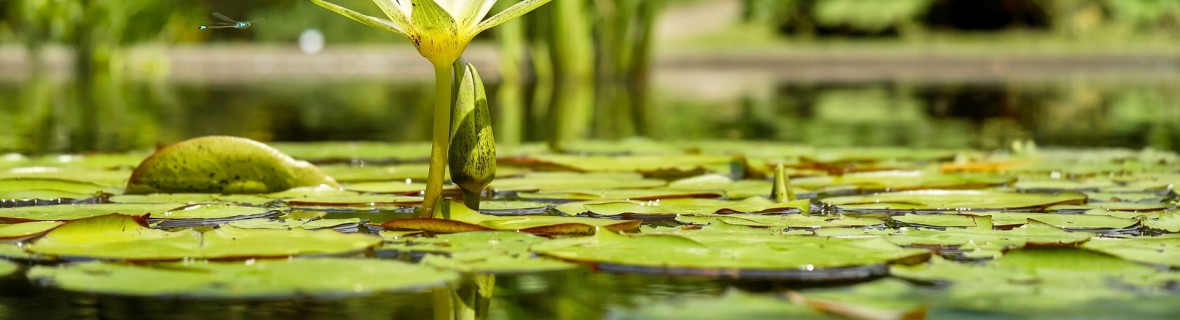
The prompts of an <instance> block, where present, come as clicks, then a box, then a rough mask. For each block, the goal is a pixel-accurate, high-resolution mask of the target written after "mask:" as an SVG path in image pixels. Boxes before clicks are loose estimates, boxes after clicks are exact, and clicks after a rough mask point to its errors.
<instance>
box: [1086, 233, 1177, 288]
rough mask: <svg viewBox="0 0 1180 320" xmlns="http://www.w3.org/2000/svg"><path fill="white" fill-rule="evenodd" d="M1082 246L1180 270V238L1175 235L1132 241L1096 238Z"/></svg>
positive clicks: (1132, 239)
mask: <svg viewBox="0 0 1180 320" xmlns="http://www.w3.org/2000/svg"><path fill="white" fill-rule="evenodd" d="M1082 246H1083V247H1085V248H1086V249H1090V250H1094V251H1098V252H1103V253H1106V254H1110V255H1114V256H1117V257H1121V258H1123V259H1127V260H1130V261H1135V262H1139V263H1145V264H1149V265H1157V266H1165V267H1169V268H1172V269H1177V268H1180V236H1176V235H1175V234H1169V235H1164V236H1156V237H1145V236H1141V237H1134V238H1130V239H1117V238H1094V239H1093V240H1090V241H1089V242H1086V243H1085V244H1084V245H1082ZM1178 281H1180V280H1178Z"/></svg>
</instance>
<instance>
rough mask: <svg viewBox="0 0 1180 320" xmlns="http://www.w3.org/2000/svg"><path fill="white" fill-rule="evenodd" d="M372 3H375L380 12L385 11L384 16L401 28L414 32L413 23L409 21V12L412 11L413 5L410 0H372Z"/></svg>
mask: <svg viewBox="0 0 1180 320" xmlns="http://www.w3.org/2000/svg"><path fill="white" fill-rule="evenodd" d="M373 3H376V4H377V7H379V8H381V12H385V16H387V17H389V20H390V21H393V23H395V24H397V25H398V26H399V27H401V28H402V30H409V31H408V33H413V32H414V25H413V24H411V23H410V13H411V12H413V8H414V6H413V5H411V4H410V0H373Z"/></svg>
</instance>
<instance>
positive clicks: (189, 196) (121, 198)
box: [108, 193, 275, 205]
mask: <svg viewBox="0 0 1180 320" xmlns="http://www.w3.org/2000/svg"><path fill="white" fill-rule="evenodd" d="M108 200H109V201H110V202H112V203H192V204H196V203H213V202H221V203H236V204H249V205H264V204H267V203H269V202H273V201H275V199H271V198H266V197H261V196H257V195H249V194H213V193H152V194H120V195H114V196H111V197H110V198H109V199H108Z"/></svg>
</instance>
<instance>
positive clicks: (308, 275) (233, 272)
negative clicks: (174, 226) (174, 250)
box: [29, 259, 458, 299]
mask: <svg viewBox="0 0 1180 320" xmlns="http://www.w3.org/2000/svg"><path fill="white" fill-rule="evenodd" d="M29 279H30V280H32V281H34V282H39V283H42V284H45V285H52V286H55V287H60V288H62V289H65V290H70V291H80V292H88V293H101V294H113V295H123V296H142V297H188V298H218V299H225V298H236V299H241V298H284V297H292V296H314V297H339V296H358V295H369V294H373V293H377V292H388V291H402V290H421V289H426V288H432V287H442V286H445V285H446V284H447V283H451V282H454V281H456V280H457V279H458V274H456V273H454V272H449V271H439V270H436V269H434V268H430V267H426V266H419V265H413V264H408V263H405V262H400V261H387V260H358V259H292V260H286V259H284V260H249V261H246V262H244V263H243V262H203V261H202V262H184V263H158V264H153V265H127V264H119V263H110V262H85V263H75V264H69V265H65V266H62V267H45V266H37V267H33V269H32V270H29ZM326 279H331V281H325V280H326Z"/></svg>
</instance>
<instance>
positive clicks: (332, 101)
mask: <svg viewBox="0 0 1180 320" xmlns="http://www.w3.org/2000/svg"><path fill="white" fill-rule="evenodd" d="M747 82H749V81H747ZM97 87H98V88H99V89H96V90H94V92H95V93H93V94H91V96H90V99H88V101H92V102H91V103H90V104H89V105H86V106H83V105H81V104H79V103H78V102H77V101H78V99H79V98H80V96H79V95H78V90H75V89H74V88H75V86H74V85H73V83H72V82H69V81H66V80H61V79H29V80H28V81H22V82H16V83H14V82H5V83H0V113H2V114H4V116H5V117H6V118H8V119H13V122H12V125H11V126H6V127H5V128H2V129H0V136H3V138H0V150H6V151H16V152H32V153H43V152H63V151H125V150H131V149H143V148H150V147H152V146H154V145H156V144H157V143H163V142H171V141H178V140H181V139H183V138H186V137H193V136H200V135H209V134H227V135H236V136H243V137H249V138H253V139H258V140H263V141H323V140H337V141H351V140H373V141H425V140H427V138H428V135H429V128H428V127H427V124H428V123H429V121H428V120H429V117H430V113H429V112H427V111H428V110H429V105H430V101H429V99H430V97H429V95H428V94H425V93H429V92H431V91H430V90H431V86H430V85H429V84H428V83H426V82H415V81H406V80H365V81H341V80H329V81H314V80H311V79H305V80H299V79H294V80H283V81H266V80H260V81H252V82H233V83H203V82H182V83H136V82H127V83H122V82H112V83H100V85H99V86H97ZM534 89H535V88H532V87H530V88H526V93H527V94H528V95H535V93H536V91H537V90H534ZM1177 89H1180V87H1178V86H1177V85H1175V83H1174V82H1172V81H1169V80H1167V79H1134V78H1132V79H1113V80H1111V79H1107V80H1103V79H1098V80H1086V79H1085V78H1082V79H1058V80H1044V81H1015V82H990V81H949V82H948V81H933V82H930V81H916V82H914V81H869V82H856V81H853V82H848V81H830V82H824V81H816V82H797V81H774V80H764V81H763V80H757V81H754V82H753V83H741V84H736V85H734V84H730V85H718V86H711V85H703V84H699V83H695V84H689V85H685V84H683V83H679V84H677V83H673V84H669V85H665V86H657V89H656V90H652V92H653V94H651V96H650V97H645V98H636V99H642V100H643V101H646V102H645V103H638V102H637V101H629V100H626V99H624V102H626V103H625V106H623V107H619V106H620V104H619V103H617V102H612V103H602V104H600V105H598V106H597V107H595V108H593V109H592V110H585V111H580V112H579V115H578V116H577V117H572V118H571V117H565V118H562V119H564V120H559V119H558V118H557V117H558V115H557V112H556V111H555V110H557V109H553V108H548V107H543V106H544V105H549V104H544V105H541V104H542V103H544V101H557V102H561V101H564V100H562V99H560V97H554V96H548V97H544V96H533V97H530V98H528V99H526V100H527V101H531V102H529V103H526V105H525V106H524V107H523V109H522V110H518V111H513V112H515V113H516V114H519V116H518V117H516V118H518V119H520V120H519V121H518V122H516V123H519V125H518V127H515V128H505V127H504V125H506V123H513V122H511V121H506V120H503V119H504V116H505V114H506V113H504V112H505V111H504V110H497V104H493V105H492V106H493V111H492V112H493V115H494V116H495V121H494V123H495V124H496V126H497V130H498V132H497V135H498V136H501V135H508V133H504V132H505V131H506V130H510V129H511V130H513V131H514V132H519V137H520V139H523V140H526V141H546V139H549V138H550V137H552V136H554V134H555V133H557V132H559V131H561V130H563V129H562V128H573V129H572V130H574V131H576V132H580V133H582V134H584V135H585V136H586V137H587V138H598V139H619V138H627V137H631V136H635V135H640V136H646V137H650V138H652V139H656V140H669V139H670V140H688V139H719V138H720V139H744V140H776V141H794V142H802V143H807V144H811V145H817V146H914V147H956V148H958V147H975V148H982V149H994V148H1001V147H1004V146H1006V145H1007V144H1008V143H1009V142H1010V141H1012V140H1017V139H1033V140H1035V141H1037V142H1038V143H1039V144H1041V145H1059V146H1081V147H1129V148H1143V147H1153V148H1156V149H1163V150H1177V149H1180V94H1178V93H1177V92H1180V90H1177ZM488 91H489V94H490V95H492V97H491V99H493V101H496V99H497V98H496V97H495V96H496V94H497V91H498V88H497V86H496V84H494V83H490V84H489V90H488ZM559 95H560V93H559ZM632 106H635V107H632Z"/></svg>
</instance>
